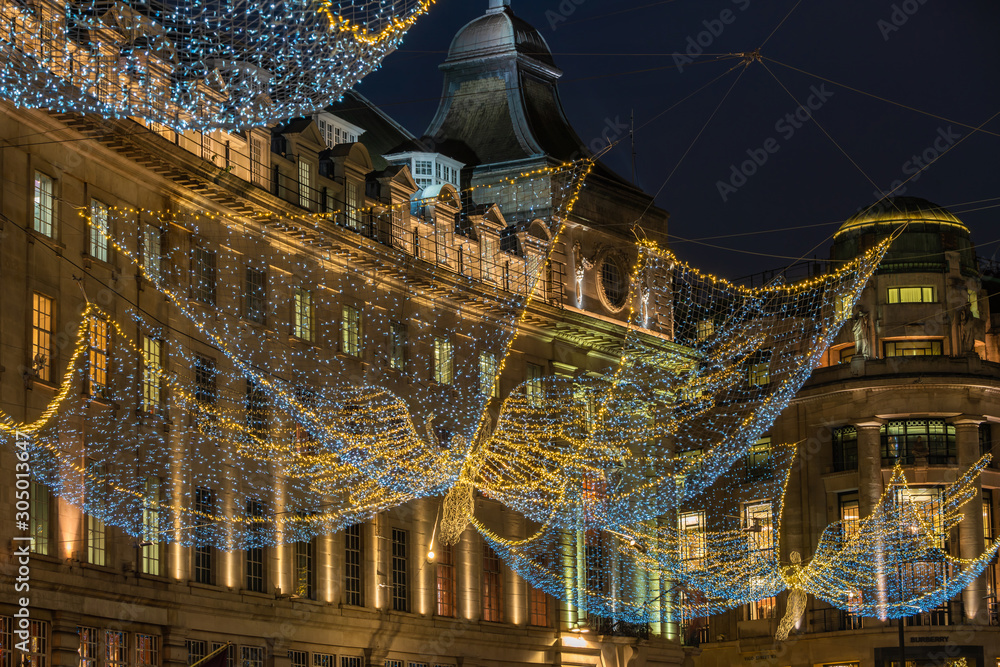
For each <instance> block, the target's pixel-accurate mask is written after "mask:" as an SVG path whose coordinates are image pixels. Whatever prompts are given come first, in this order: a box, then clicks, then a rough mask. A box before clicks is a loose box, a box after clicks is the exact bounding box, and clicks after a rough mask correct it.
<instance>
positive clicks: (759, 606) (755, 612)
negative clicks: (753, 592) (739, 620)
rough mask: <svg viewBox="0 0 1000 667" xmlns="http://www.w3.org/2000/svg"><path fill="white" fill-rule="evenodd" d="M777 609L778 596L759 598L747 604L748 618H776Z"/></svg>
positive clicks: (750, 619)
mask: <svg viewBox="0 0 1000 667" xmlns="http://www.w3.org/2000/svg"><path fill="white" fill-rule="evenodd" d="M777 610H778V606H777V599H776V598H773V597H770V598H764V599H762V600H757V601H756V602H751V603H750V604H749V605H747V620H748V621H763V620H766V619H769V618H774V617H775V613H776V612H777Z"/></svg>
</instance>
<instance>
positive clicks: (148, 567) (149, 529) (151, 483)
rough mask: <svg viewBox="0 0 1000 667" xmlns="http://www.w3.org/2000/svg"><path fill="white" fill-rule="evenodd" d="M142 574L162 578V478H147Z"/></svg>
mask: <svg viewBox="0 0 1000 667" xmlns="http://www.w3.org/2000/svg"><path fill="white" fill-rule="evenodd" d="M142 573H143V574H152V575H154V576H160V575H161V574H162V568H161V567H160V478H159V477H147V478H146V482H145V488H144V489H143V497H142Z"/></svg>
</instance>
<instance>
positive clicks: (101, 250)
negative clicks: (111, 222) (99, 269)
mask: <svg viewBox="0 0 1000 667" xmlns="http://www.w3.org/2000/svg"><path fill="white" fill-rule="evenodd" d="M108 214H109V209H108V205H107V204H102V203H101V202H99V201H97V200H96V199H92V200H91V201H90V221H89V223H88V225H87V227H88V229H89V231H90V234H89V241H90V242H89V244H88V248H87V253H88V254H89V255H90V256H91V257H93V258H94V259H99V260H100V261H102V262H106V261H108V237H107V235H108V234H109V233H110V227H108Z"/></svg>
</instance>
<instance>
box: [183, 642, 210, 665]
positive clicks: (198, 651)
mask: <svg viewBox="0 0 1000 667" xmlns="http://www.w3.org/2000/svg"><path fill="white" fill-rule="evenodd" d="M184 645H185V646H186V647H187V654H188V659H187V664H188V665H193V664H194V663H196V662H198V661H199V660H201V659H202V658H204V657H205V656H206V655H208V643H207V642H206V641H204V640H202V639H187V640H185V641H184Z"/></svg>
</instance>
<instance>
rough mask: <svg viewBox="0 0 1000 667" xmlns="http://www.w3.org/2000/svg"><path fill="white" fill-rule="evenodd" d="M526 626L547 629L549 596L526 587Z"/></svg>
mask: <svg viewBox="0 0 1000 667" xmlns="http://www.w3.org/2000/svg"><path fill="white" fill-rule="evenodd" d="M528 625H533V626H535V627H537V628H547V627H549V596H548V595H547V594H546V593H545V591H543V590H541V589H540V588H535V587H534V586H530V585H529V586H528Z"/></svg>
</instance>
